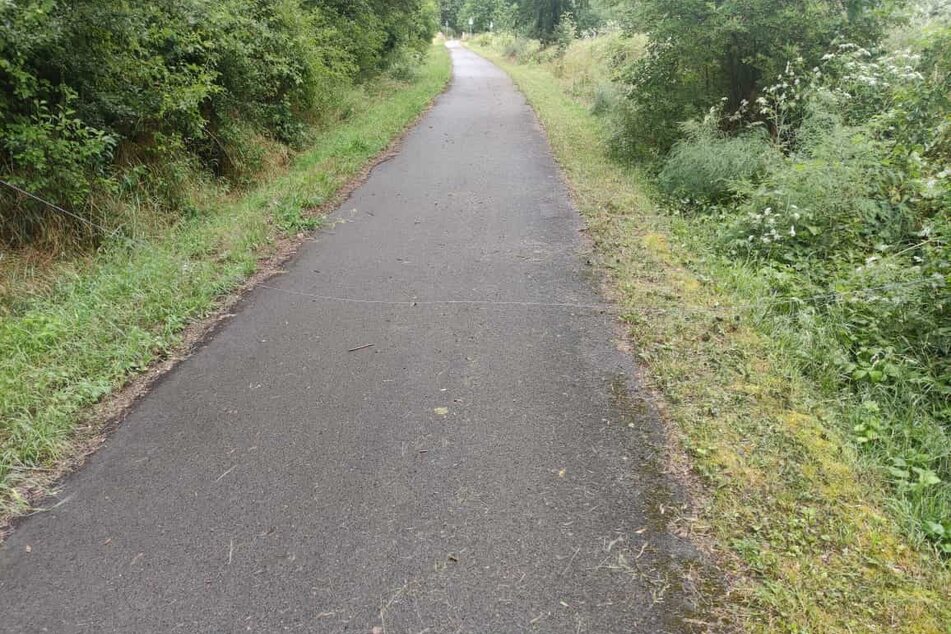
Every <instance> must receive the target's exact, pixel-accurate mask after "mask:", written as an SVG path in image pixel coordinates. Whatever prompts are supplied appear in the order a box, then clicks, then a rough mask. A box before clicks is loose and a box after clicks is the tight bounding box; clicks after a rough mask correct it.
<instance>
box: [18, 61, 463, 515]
mask: <svg viewBox="0 0 951 634" xmlns="http://www.w3.org/2000/svg"><path fill="white" fill-rule="evenodd" d="M450 68H451V66H450V61H449V56H448V53H447V51H446V50H445V48H444V47H442V46H434V48H433V51H432V52H431V54H430V55H429V57H428V59H427V61H426V62H425V63H424V65H423V67H422V68H421V69H420V70H419V73H418V75H417V77H416V78H415V79H413V80H412V81H409V82H395V81H394V80H380V81H378V82H377V83H376V84H373V85H371V86H368V87H367V88H366V93H367V94H366V99H364V100H362V101H363V102H362V104H361V105H359V106H358V108H357V110H356V111H355V112H353V113H352V114H351V115H350V116H349V117H348V119H347V120H346V121H344V122H342V123H341V124H340V125H336V126H334V127H332V128H330V129H327V130H324V131H322V132H320V133H319V134H317V136H316V137H315V139H314V142H313V144H312V146H311V147H310V148H309V149H307V150H306V151H304V152H302V153H301V154H300V155H299V156H297V157H296V159H295V160H294V161H293V163H292V164H291V166H290V168H289V169H287V170H285V171H284V172H283V173H282V174H280V175H279V176H277V177H276V178H273V179H271V180H269V181H268V182H265V183H263V184H261V185H260V186H258V187H257V188H256V189H253V190H251V191H250V192H248V193H247V194H246V195H244V196H242V197H240V198H233V197H232V198H226V197H224V196H220V195H219V196H205V198H211V201H210V202H208V203H206V204H205V205H204V206H203V207H202V208H201V209H200V212H199V213H196V214H195V215H194V216H193V217H192V218H191V219H189V220H186V221H182V222H180V223H178V224H177V225H175V226H174V227H171V228H169V229H168V230H166V231H165V232H164V233H161V234H160V235H157V236H155V237H153V238H151V239H149V240H147V241H146V242H141V241H136V242H134V243H126V244H110V245H106V246H105V247H104V248H103V249H102V250H100V252H99V253H97V254H96V255H95V256H94V257H91V258H86V259H83V260H81V261H78V262H76V263H75V264H74V265H73V266H68V265H67V266H61V267H59V268H58V272H57V278H56V280H55V282H54V283H53V284H52V286H51V288H50V289H49V290H47V291H44V292H41V293H39V294H38V295H33V296H30V297H15V298H12V299H11V300H10V301H9V302H8V306H7V307H6V308H5V312H2V311H0V517H2V516H4V515H8V514H10V513H15V512H18V511H23V510H25V507H26V506H27V501H26V500H25V499H24V498H23V496H22V494H21V493H20V492H21V491H23V490H28V489H31V488H33V487H34V486H36V483H37V482H38V481H42V479H43V474H45V473H47V472H48V471H50V469H51V467H54V466H55V465H56V464H57V463H58V462H59V461H61V460H63V459H64V458H68V457H69V456H70V455H71V454H72V453H73V452H74V451H75V450H76V447H75V442H74V441H75V439H76V434H75V430H76V427H77V425H78V424H79V423H80V422H81V421H83V419H84V418H85V417H86V416H87V415H88V414H89V412H90V406H92V405H93V404H95V403H97V402H98V401H100V400H101V399H102V398H103V397H105V396H106V395H108V394H110V393H112V392H113V391H115V390H116V389H118V388H120V387H121V386H123V385H124V384H125V383H126V382H127V381H129V379H130V378H131V377H133V376H134V375H136V374H137V373H141V372H142V371H144V370H146V369H147V368H148V367H149V366H150V365H151V364H152V363H153V362H154V361H156V360H157V359H160V358H162V357H163V356H166V355H167V354H169V353H170V352H171V351H173V350H174V349H175V348H176V346H178V345H179V344H180V342H181V335H182V332H183V330H184V329H185V327H186V326H187V325H188V324H189V323H191V322H193V321H195V320H198V319H200V318H202V317H203V316H205V315H208V314H209V313H210V312H212V311H213V310H214V309H215V307H216V304H217V302H218V300H219V299H220V298H222V297H223V296H225V295H227V294H228V293H229V292H231V291H233V290H235V289H236V288H237V287H238V286H239V285H240V284H241V283H242V282H243V281H244V280H246V279H247V278H248V277H249V276H250V275H251V274H253V273H254V272H255V270H256V269H257V268H258V265H259V261H260V259H261V258H264V257H267V256H268V255H269V254H270V253H273V250H274V245H275V241H276V240H277V239H278V238H279V237H280V236H281V235H284V234H286V233H296V232H299V231H303V230H308V229H312V228H314V227H316V226H317V224H318V223H319V221H320V220H319V218H317V217H314V216H313V215H311V214H309V213H308V212H309V211H310V210H313V209H314V208H315V207H318V206H320V205H321V204H323V203H325V202H327V201H329V200H331V199H332V198H333V196H334V194H335V193H336V192H337V191H338V190H339V189H340V188H341V187H342V186H343V185H344V184H346V183H347V182H348V181H349V180H350V179H352V178H353V177H355V176H356V175H357V174H358V173H359V172H360V170H361V169H362V168H363V167H364V166H365V165H366V164H367V162H368V161H369V160H370V159H372V158H373V157H374V156H376V155H377V154H379V153H380V152H381V151H383V150H384V149H385V148H386V147H387V146H388V145H389V144H390V143H391V141H392V140H393V138H394V137H395V136H397V135H398V134H399V133H400V132H401V131H402V130H404V129H405V127H406V125H407V124H408V123H410V122H411V121H413V120H414V118H415V117H416V116H417V115H418V114H419V113H420V112H421V111H422V110H423V109H424V108H425V107H426V105H427V104H428V103H429V102H430V101H431V99H432V98H433V97H434V96H435V95H436V94H438V93H439V92H440V91H441V90H442V89H443V87H444V86H445V85H446V82H447V81H448V79H449V75H450Z"/></svg>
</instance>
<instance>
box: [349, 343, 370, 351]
mask: <svg viewBox="0 0 951 634" xmlns="http://www.w3.org/2000/svg"><path fill="white" fill-rule="evenodd" d="M372 347H373V344H372V343H368V344H366V345H364V346H357V347H356V348H350V349H349V350H347V352H356V351H357V350H366V349H367V348H372Z"/></svg>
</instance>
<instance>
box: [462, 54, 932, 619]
mask: <svg viewBox="0 0 951 634" xmlns="http://www.w3.org/2000/svg"><path fill="white" fill-rule="evenodd" d="M476 50H477V51H478V52H480V53H481V54H483V55H485V56H487V57H489V58H490V59H492V60H493V61H494V62H496V63H498V64H499V65H500V66H502V67H503V68H504V69H505V70H506V71H507V72H509V74H510V75H511V76H512V77H513V78H514V80H515V81H516V83H517V84H518V86H519V87H520V89H521V90H522V91H523V92H524V94H525V95H526V97H527V99H528V100H529V102H530V103H531V104H532V106H533V107H534V108H535V110H536V112H537V113H538V115H539V118H540V119H541V121H542V123H543V125H544V126H545V128H546V130H547V132H548V137H549V140H550V143H551V146H552V148H553V150H554V153H555V155H556V157H557V158H558V160H559V162H560V163H561V165H562V167H563V169H564V171H565V172H566V175H567V177H568V180H569V181H570V183H571V186H572V188H573V190H574V193H575V201H576V204H577V205H578V207H579V210H580V211H581V212H582V214H583V215H584V217H585V218H586V221H587V225H588V229H589V232H590V235H591V237H592V238H593V240H594V242H595V249H596V254H597V260H598V262H599V264H600V267H601V268H602V269H603V271H604V272H605V274H606V276H607V278H608V279H609V281H610V286H611V287H612V288H613V289H614V290H615V291H616V295H617V301H618V302H619V303H620V304H621V307H622V310H623V315H624V317H623V318H624V321H625V322H626V323H627V324H628V325H629V327H630V335H631V339H632V342H633V344H634V347H635V349H636V352H637V355H638V357H639V359H640V360H641V362H642V363H643V364H644V365H645V367H646V368H647V370H648V372H647V376H648V377H649V380H650V381H651V383H652V384H653V386H654V387H655V388H656V389H657V390H658V391H659V392H660V393H661V394H662V395H663V398H664V401H665V402H664V409H665V411H666V412H667V415H668V416H669V417H670V419H671V420H672V422H673V423H675V424H676V428H677V429H678V430H679V441H680V442H681V443H682V444H683V446H684V448H685V449H686V451H687V454H688V455H689V457H690V460H691V463H692V467H693V470H694V471H695V472H696V473H697V474H698V475H699V476H700V479H701V480H702V482H703V484H704V487H703V488H704V491H705V494H704V495H703V497H702V499H701V500H699V502H700V506H701V512H700V516H699V518H693V521H690V522H688V523H689V524H690V525H692V527H693V530H694V531H695V532H696V533H697V535H698V536H703V537H704V539H703V541H705V542H710V543H713V544H714V548H715V550H716V551H717V552H716V555H717V559H718V560H719V562H720V563H721V565H722V566H723V567H724V568H725V572H726V574H725V577H726V579H727V581H728V583H729V585H730V588H729V597H728V601H727V604H726V605H725V606H724V607H723V608H718V610H719V611H720V613H719V614H716V615H712V617H719V618H720V619H723V620H725V621H726V622H728V623H729V624H730V625H733V626H738V627H741V628H743V629H746V630H748V631H764V632H765V631H769V632H777V631H778V632H816V633H820V632H821V633H826V632H898V631H901V632H949V631H951V629H949V624H951V593H949V588H951V575H949V571H948V568H947V567H946V565H945V564H944V563H943V562H942V561H940V560H939V559H938V558H937V557H936V556H934V554H933V553H932V552H930V551H927V552H925V551H917V550H915V549H914V548H913V547H912V545H910V544H909V543H908V542H907V541H906V538H905V537H903V533H902V530H901V527H900V525H899V523H898V521H897V519H896V518H895V514H894V513H892V512H891V510H892V509H891V508H890V507H889V504H890V502H889V500H888V497H887V494H886V490H887V489H886V487H884V486H883V485H882V483H881V482H880V480H879V478H878V477H877V476H875V475H874V473H873V472H872V471H871V470H870V469H868V468H866V467H864V466H863V463H862V461H861V458H860V457H859V456H858V455H857V453H856V452H855V451H854V449H853V448H852V447H851V446H850V445H849V443H848V442H847V441H846V440H845V438H843V436H842V434H841V431H840V428H839V427H837V425H836V424H834V423H833V422H832V421H834V420H837V419H840V418H841V417H837V412H836V411H835V408H836V406H837V404H836V403H834V402H831V403H830V402H829V401H828V400H823V399H821V398H820V397H817V396H816V394H818V393H819V391H818V390H815V389H814V388H813V386H811V385H810V384H809V383H808V382H807V381H806V380H804V379H803V378H802V377H801V376H799V375H797V373H796V372H795V371H794V370H793V369H792V368H793V367H794V364H792V363H789V362H787V361H786V360H785V359H784V357H783V354H782V352H781V350H780V349H779V347H778V346H776V345H775V344H774V342H772V341H771V339H770V337H769V335H768V333H764V332H763V331H762V330H760V329H758V328H757V325H756V323H755V319H752V318H751V317H750V314H751V313H750V310H751V309H750V308H747V306H755V304H756V303H757V302H760V301H765V294H763V295H760V294H758V293H761V292H763V289H761V287H759V286H757V285H756V284H751V283H750V284H745V285H744V284H743V283H742V279H741V276H740V275H738V273H737V270H726V269H724V268H723V267H724V266H725V265H724V264H722V263H717V262H715V261H714V259H712V258H707V257H704V253H703V252H702V245H699V244H698V243H697V241H696V240H695V239H693V238H692V237H691V236H690V235H689V232H688V230H687V227H686V225H684V224H682V223H681V222H680V221H678V220H677V219H676V218H671V217H669V216H663V215H662V214H660V213H659V212H658V210H657V208H656V207H655V204H654V203H653V202H652V193H651V188H650V185H649V182H648V181H647V179H646V178H645V177H644V176H643V175H642V174H640V173H639V172H638V171H637V169H636V168H633V167H626V166H623V165H621V164H619V163H617V162H615V161H613V160H611V159H610V158H608V155H607V152H606V150H605V142H604V139H605V132H604V130H603V129H602V123H601V120H599V119H598V118H597V117H595V116H594V115H592V114H591V113H590V112H589V110H588V109H587V108H586V107H584V106H583V105H582V104H580V103H578V102H577V101H575V100H573V99H572V98H571V97H569V96H568V95H566V93H565V92H564V91H563V88H562V86H560V84H559V81H558V80H557V79H556V78H555V77H554V76H553V75H552V74H551V73H550V72H549V71H548V70H546V69H545V68H544V67H542V66H540V65H537V64H524V65H523V64H514V63H510V62H509V61H508V60H506V59H503V58H501V57H500V56H499V55H497V54H495V53H493V52H492V51H490V50H485V49H482V48H476Z"/></svg>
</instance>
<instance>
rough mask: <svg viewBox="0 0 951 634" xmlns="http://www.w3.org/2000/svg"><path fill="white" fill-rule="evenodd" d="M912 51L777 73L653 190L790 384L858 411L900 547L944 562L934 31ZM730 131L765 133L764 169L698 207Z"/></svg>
mask: <svg viewBox="0 0 951 634" xmlns="http://www.w3.org/2000/svg"><path fill="white" fill-rule="evenodd" d="M913 44H914V48H913V49H911V50H904V49H901V50H885V51H882V52H879V53H873V52H871V51H868V50H866V49H864V48H862V47H860V46H857V45H854V44H839V45H837V46H834V47H830V48H831V51H832V52H829V53H826V54H825V55H823V58H822V60H821V61H820V62H819V63H818V64H817V65H816V66H815V67H814V68H813V69H812V70H811V71H807V72H801V71H799V70H796V68H795V67H794V65H793V64H790V65H789V66H787V68H786V69H785V70H784V72H783V73H782V74H781V75H780V76H779V82H778V83H776V84H774V85H770V86H765V87H763V89H762V93H761V96H760V97H758V98H757V99H756V100H755V102H754V103H751V104H741V108H740V111H739V112H737V113H735V114H733V115H731V116H730V117H717V118H718V119H719V124H713V125H711V124H710V122H709V120H708V121H707V124H706V125H705V126H702V129H704V130H706V132H705V133H704V134H705V136H698V135H697V133H696V132H695V130H696V129H697V128H701V125H700V124H696V123H695V124H692V125H691V126H688V129H689V130H691V133H690V134H688V137H687V138H686V139H685V140H683V141H681V142H679V143H677V144H676V145H675V146H674V149H673V151H672V152H671V153H670V154H669V156H668V157H667V159H666V163H665V166H664V169H663V171H662V172H661V175H660V182H661V184H662V185H664V186H666V187H667V189H668V190H669V191H671V192H672V193H676V194H677V195H678V196H682V197H685V198H688V199H703V200H704V201H706V202H703V203H701V204H699V205H698V204H696V202H693V200H691V201H688V203H687V204H686V205H684V206H682V208H685V209H689V210H690V212H691V213H693V214H700V215H704V214H705V215H706V217H707V218H708V219H709V220H712V221H715V224H714V225H711V226H713V227H715V228H714V229H712V230H711V231H710V234H711V237H712V239H713V240H714V241H715V244H717V245H718V246H719V249H720V251H721V253H722V254H723V255H724V256H725V257H727V258H729V259H731V260H736V261H740V262H746V263H748V264H749V265H750V266H752V267H753V270H754V271H755V272H756V275H758V276H759V277H760V278H761V279H762V280H764V281H765V282H766V283H768V284H769V285H770V287H771V289H772V291H773V296H774V298H775V300H774V301H773V302H772V303H771V304H770V305H768V306H766V307H764V309H763V311H762V319H763V324H764V328H766V329H768V330H769V331H771V332H772V333H774V335H775V336H776V337H777V339H778V340H779V341H780V342H781V344H782V345H783V346H784V347H785V348H786V349H787V350H788V351H789V352H790V354H791V355H792V356H793V357H794V358H796V359H797V360H798V363H799V365H800V367H801V369H802V370H803V371H804V372H805V373H806V374H808V375H810V376H812V377H813V378H815V379H816V380H818V381H819V383H820V384H821V385H824V386H826V387H827V389H829V390H830V392H832V393H839V394H846V395H848V398H854V399H856V400H857V401H859V402H862V403H863V404H864V405H863V406H862V407H861V408H858V409H856V415H855V417H856V418H857V419H858V420H856V421H853V423H852V425H851V429H852V431H853V435H854V436H853V437H854V439H855V441H856V443H858V444H859V445H861V446H862V447H863V449H864V450H865V451H866V452H868V453H869V454H870V455H872V456H874V457H875V458H876V460H877V461H878V462H879V464H882V465H884V466H883V469H884V470H885V472H886V473H887V474H888V478H889V479H890V481H891V482H892V484H893V486H894V492H895V495H896V496H897V497H898V499H899V500H901V507H900V508H902V509H903V511H902V512H903V513H905V514H906V516H907V522H908V524H909V527H910V532H911V533H912V534H913V535H916V536H918V537H919V538H922V539H930V540H932V542H933V544H934V547H935V548H936V549H938V550H940V551H943V552H948V553H951V539H949V538H948V536H947V534H946V532H944V530H943V527H944V526H945V525H946V524H947V523H948V522H949V519H951V450H949V447H951V407H949V405H948V403H949V398H951V361H949V359H951V225H949V221H948V210H949V209H951V171H949V168H948V164H949V163H948V159H949V153H948V147H949V146H948V122H949V120H951V101H949V95H951V92H949V90H948V87H949V86H951V63H949V54H948V51H949V50H951V29H948V27H946V26H944V27H939V28H933V29H925V34H924V36H922V37H919V38H918V39H917V40H916V41H915V42H913ZM750 119H752V120H753V121H754V123H753V124H752V126H750V127H745V126H742V125H739V130H738V131H735V132H732V133H726V132H722V130H724V129H730V128H731V127H732V128H736V127H737V125H738V123H737V122H742V121H748V120H750ZM748 129H752V130H755V131H759V132H757V134H760V136H761V138H762V131H763V130H768V131H769V132H770V133H771V138H772V143H773V145H774V149H773V155H774V157H775V158H774V159H773V160H770V161H768V162H766V163H765V169H762V170H756V171H751V172H750V173H749V174H748V175H742V176H741V177H739V178H735V177H733V178H731V179H730V180H729V182H730V183H731V186H730V187H729V188H728V189H727V190H726V191H721V192H717V191H714V192H711V188H710V185H709V183H710V182H711V181H712V180H716V178H715V177H716V175H717V173H718V172H719V171H720V170H722V169H724V168H723V165H724V163H727V164H730V163H731V161H730V159H729V157H730V155H731V149H730V148H731V146H733V145H734V144H737V145H739V144H742V143H743V142H744V139H746V138H748V136H749V135H750V134H751V132H748V131H746V130H748ZM749 155H750V156H752V153H749ZM711 194H713V195H711ZM718 194H719V195H718ZM727 194H728V195H727ZM711 200H713V201H715V202H719V204H713V205H711V204H709V201H711Z"/></svg>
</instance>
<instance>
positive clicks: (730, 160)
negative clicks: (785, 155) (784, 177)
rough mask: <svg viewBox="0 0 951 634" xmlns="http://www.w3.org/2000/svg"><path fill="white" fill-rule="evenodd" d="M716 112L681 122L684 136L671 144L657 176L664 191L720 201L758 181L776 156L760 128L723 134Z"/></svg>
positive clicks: (670, 193) (669, 193) (678, 195)
mask: <svg viewBox="0 0 951 634" xmlns="http://www.w3.org/2000/svg"><path fill="white" fill-rule="evenodd" d="M717 114H718V113H717V111H714V112H712V113H711V115H709V116H707V117H706V118H705V119H704V120H703V121H702V122H696V121H694V122H687V123H685V124H683V130H684V136H685V138H684V139H683V140H682V141H679V142H678V143H677V144H676V145H674V147H673V149H672V150H671V152H670V154H669V155H668V156H667V159H666V161H665V163H664V167H663V170H661V172H660V174H659V176H658V184H659V185H660V188H661V190H662V191H663V192H665V193H666V194H668V195H671V196H676V197H681V198H683V197H686V198H692V199H703V200H708V201H721V200H724V199H726V198H728V197H730V196H732V195H733V194H735V193H736V190H737V188H742V187H747V186H748V183H751V182H755V181H757V180H758V179H759V177H760V176H762V175H763V173H764V172H765V171H766V170H767V168H768V167H769V165H770V164H772V163H773V162H774V161H775V160H777V159H778V158H779V157H778V156H777V154H778V153H777V151H776V150H775V148H774V147H773V145H772V144H771V143H770V141H769V139H768V138H767V137H766V135H765V134H764V133H763V131H762V130H750V131H749V132H746V133H744V134H741V135H737V136H730V135H727V134H724V133H723V132H721V131H720V130H719V129H718V127H717V122H718V120H719V117H718V116H717Z"/></svg>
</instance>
